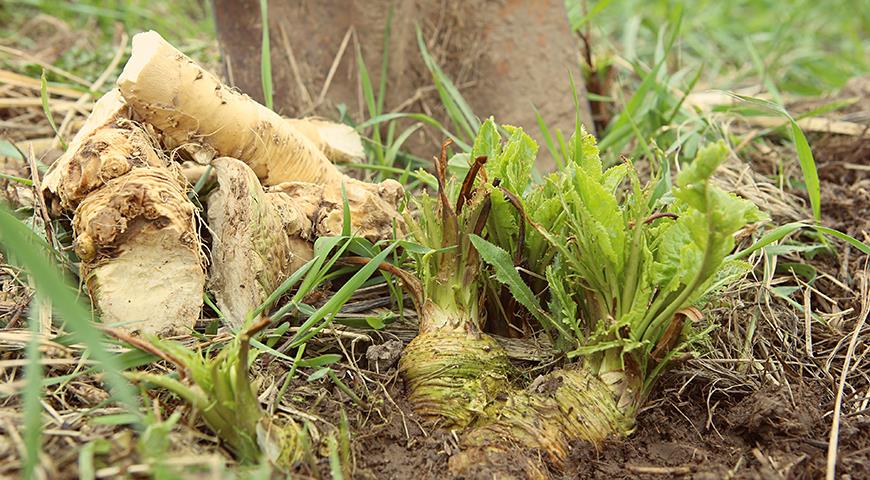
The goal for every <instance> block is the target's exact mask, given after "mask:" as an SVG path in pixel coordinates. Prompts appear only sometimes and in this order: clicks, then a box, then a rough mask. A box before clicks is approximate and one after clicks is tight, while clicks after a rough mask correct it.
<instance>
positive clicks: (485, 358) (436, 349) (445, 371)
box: [399, 303, 511, 428]
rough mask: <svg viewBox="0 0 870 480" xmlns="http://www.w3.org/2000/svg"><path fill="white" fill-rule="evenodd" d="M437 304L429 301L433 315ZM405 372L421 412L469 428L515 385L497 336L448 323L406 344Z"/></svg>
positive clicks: (401, 367)
mask: <svg viewBox="0 0 870 480" xmlns="http://www.w3.org/2000/svg"><path fill="white" fill-rule="evenodd" d="M435 308H437V307H434V306H433V305H432V304H431V303H427V304H426V305H425V306H424V308H423V309H421V313H422V312H428V313H427V314H428V315H431V314H432V311H433V310H434V309H435ZM439 310H440V309H439ZM465 323H470V320H468V319H466V322H465ZM421 324H422V322H421ZM399 372H400V373H401V374H402V376H403V378H404V379H405V386H406V387H407V389H408V391H409V392H410V393H409V396H408V400H409V401H410V402H411V404H412V405H413V406H414V410H415V411H416V412H417V413H418V414H420V415H421V416H422V417H424V418H425V419H426V420H428V421H430V422H434V423H439V422H440V423H441V424H442V426H445V427H456V428H463V427H465V426H467V425H469V424H471V423H472V422H473V421H474V420H475V419H476V418H478V417H480V416H485V415H486V414H487V412H488V411H489V410H490V409H491V407H492V406H493V405H494V404H496V403H497V402H498V396H499V395H500V394H501V393H502V392H504V391H506V390H507V388H508V386H509V378H508V377H509V374H510V372H511V365H510V362H509V361H508V358H507V355H506V354H505V352H504V350H502V348H501V347H500V346H499V345H498V343H497V342H496V341H495V340H494V339H493V338H492V337H489V336H487V335H485V334H475V333H472V332H469V331H467V329H463V328H455V329H454V328H445V329H443V330H429V331H425V332H422V331H421V333H420V335H418V336H417V337H415V338H414V340H412V341H411V343H409V344H408V345H407V346H406V347H405V350H404V352H403V354H402V357H401V359H400V360H399Z"/></svg>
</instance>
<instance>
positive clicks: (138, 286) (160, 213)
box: [73, 168, 205, 335]
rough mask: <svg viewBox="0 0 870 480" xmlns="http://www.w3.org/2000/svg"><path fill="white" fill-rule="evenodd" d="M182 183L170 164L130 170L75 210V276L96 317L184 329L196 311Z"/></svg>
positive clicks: (197, 258)
mask: <svg viewBox="0 0 870 480" xmlns="http://www.w3.org/2000/svg"><path fill="white" fill-rule="evenodd" d="M183 182H184V181H183V178H182V177H181V176H180V174H179V173H178V172H177V170H169V169H166V168H153V169H145V168H140V169H135V170H132V171H130V172H129V173H127V174H126V175H124V176H122V177H120V178H115V179H113V180H109V181H108V182H106V183H105V185H104V186H103V187H102V188H101V189H99V190H97V191H95V192H92V193H91V194H90V195H88V196H87V197H86V198H85V199H84V200H83V201H82V202H81V204H80V205H79V207H78V209H77V210H76V212H75V216H74V218H73V228H74V231H75V235H76V240H75V250H76V253H77V254H78V256H79V258H81V261H82V263H81V277H82V278H83V279H84V280H85V283H86V284H87V286H88V290H89V291H90V293H91V296H92V298H93V299H94V303H95V305H96V307H97V309H98V310H99V311H100V313H101V316H102V320H103V322H106V323H117V324H119V325H120V327H119V328H121V329H122V330H126V331H130V332H140V333H152V334H158V335H169V334H174V333H181V332H186V331H189V329H190V328H193V326H194V323H195V322H196V320H197V319H198V318H199V312H200V309H201V307H202V292H203V287H204V286H205V272H204V268H203V259H202V254H201V251H200V244H199V239H198V235H197V232H196V220H195V208H194V206H193V204H192V203H191V202H190V200H189V199H188V198H187V196H186V195H185V188H184V187H183V185H184V183H183Z"/></svg>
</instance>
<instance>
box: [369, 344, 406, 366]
mask: <svg viewBox="0 0 870 480" xmlns="http://www.w3.org/2000/svg"><path fill="white" fill-rule="evenodd" d="M403 347H404V345H403V344H402V341H401V340H388V341H387V342H385V343H382V344H380V345H372V346H370V347H369V348H368V350H366V360H368V365H369V370H374V371H375V372H378V373H381V372H386V371H387V370H389V369H390V367H392V366H393V365H395V364H396V362H397V361H398V360H399V357H400V356H402V348H403Z"/></svg>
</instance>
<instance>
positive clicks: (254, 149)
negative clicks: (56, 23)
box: [118, 32, 403, 232]
mask: <svg viewBox="0 0 870 480" xmlns="http://www.w3.org/2000/svg"><path fill="white" fill-rule="evenodd" d="M118 87H119V88H120V91H121V94H122V95H123V97H124V99H125V100H126V101H127V103H128V104H129V105H130V107H131V108H132V109H133V111H135V112H136V114H137V115H138V116H139V117H141V118H142V120H143V121H145V122H147V123H149V124H151V125H153V126H154V128H156V129H157V130H159V131H160V132H161V133H162V134H163V142H164V144H165V145H166V147H167V148H175V147H183V148H185V149H186V150H187V151H190V152H192V155H193V157H194V158H198V159H199V160H201V161H203V160H208V159H211V158H213V157H215V156H227V157H232V158H237V159H239V160H241V161H243V162H245V163H246V164H247V165H248V166H249V167H251V169H252V170H253V171H254V173H256V175H257V177H258V178H259V179H260V181H261V183H262V184H263V185H278V184H280V183H284V182H307V183H314V184H318V185H324V188H325V191H326V192H330V193H328V195H329V196H330V197H337V198H341V188H342V185H344V188H345V190H346V192H347V196H348V198H360V199H362V198H368V199H369V200H366V201H365V202H364V203H366V204H367V205H369V206H372V207H374V209H372V210H370V211H365V212H364V215H365V216H366V217H370V218H373V219H377V221H381V219H386V220H384V221H386V222H387V223H391V222H395V223H396V224H397V225H398V227H399V230H400V232H401V231H402V230H403V223H402V218H401V215H399V214H398V208H399V203H400V201H401V199H402V198H403V189H402V186H401V185H400V184H399V183H398V182H396V181H393V180H386V181H384V182H381V183H380V184H371V183H366V182H361V181H358V180H354V179H352V178H350V177H348V176H346V175H344V174H343V173H341V172H340V171H339V170H338V168H337V167H336V166H335V165H333V164H332V163H331V162H330V161H329V160H328V159H327V157H326V155H324V153H323V152H321V150H320V149H319V148H318V144H316V143H315V142H312V141H311V140H310V139H309V138H308V136H307V135H310V136H312V137H317V138H319V139H320V141H321V145H326V144H328V143H329V142H327V141H326V140H325V139H324V137H325V136H327V133H328V130H329V129H328V128H326V129H324V128H320V127H317V128H313V129H311V128H309V129H308V131H307V135H306V134H304V133H302V132H300V130H299V129H298V128H296V127H294V124H293V123H291V122H290V121H288V120H286V119H284V118H281V117H280V116H279V115H278V114H277V113H275V112H273V111H271V110H269V109H268V108H266V107H264V106H263V105H260V104H259V103H257V102H255V101H253V100H251V99H250V98H249V97H248V96H247V95H243V94H241V93H238V92H236V91H234V90H233V89H231V88H229V87H227V86H226V85H224V84H222V83H221V81H220V80H218V78H217V77H215V76H214V75H212V74H210V73H208V72H206V71H205V70H203V69H202V68H201V67H200V66H199V65H197V64H196V63H195V62H193V60H191V59H190V58H188V57H186V56H185V55H184V54H182V53H181V52H179V51H178V50H176V49H175V48H174V47H173V46H172V45H170V44H169V43H167V42H166V41H165V40H163V38H161V37H160V35H158V34H157V33H156V32H146V33H140V34H137V35H136V36H135V37H133V54H132V56H131V58H130V61H129V62H128V63H127V65H126V66H125V67H124V71H123V72H122V73H121V76H120V77H119V78H118ZM295 125H297V126H298V125H299V124H298V123H296V124H295ZM333 125H334V124H333ZM321 126H322V125H321ZM333 130H335V129H334V128H333ZM325 132H326V133H325ZM344 133H345V134H346V133H347V132H346V131H344ZM338 136H339V137H341V135H338ZM347 142H348V140H346V139H345V140H340V141H336V142H335V143H336V144H339V143H347ZM335 148H337V147H335ZM341 148H342V149H347V148H349V147H347V146H345V147H341ZM360 222H361V223H363V224H364V223H368V221H365V220H360Z"/></svg>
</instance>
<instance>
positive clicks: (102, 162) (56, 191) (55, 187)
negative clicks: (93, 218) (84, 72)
mask: <svg viewBox="0 0 870 480" xmlns="http://www.w3.org/2000/svg"><path fill="white" fill-rule="evenodd" d="M126 111H127V107H126V105H125V103H124V99H123V98H121V94H120V93H119V92H118V90H112V91H110V92H109V93H107V94H105V95H103V96H102V97H101V98H100V99H99V100H98V101H97V103H96V104H95V105H94V110H93V112H92V113H91V115H90V116H89V117H88V119H87V121H86V122H85V124H84V125H83V126H82V128H81V129H80V130H79V131H78V133H76V135H75V137H73V139H72V141H71V142H70V144H69V147H68V148H67V150H66V152H65V153H64V154H63V155H61V156H60V158H58V159H57V160H56V161H55V162H54V163H53V164H52V165H51V168H49V171H48V173H46V175H45V178H44V179H43V181H42V191H43V194H44V195H45V199H46V202H47V204H48V207H49V212H50V213H51V214H52V215H53V216H55V217H58V216H60V215H62V214H63V213H64V211H72V210H75V208H76V207H78V205H79V203H80V202H81V201H82V200H83V199H84V198H85V197H86V196H87V195H88V194H89V193H90V192H92V191H94V190H96V189H98V188H100V187H102V186H103V185H104V184H105V182H107V181H109V180H111V179H113V178H117V177H120V176H121V175H124V174H125V173H127V172H129V171H130V170H131V169H132V168H136V167H143V166H163V161H162V160H161V159H159V158H158V157H157V154H156V153H155V151H154V148H153V147H152V145H151V143H150V142H148V140H147V139H145V138H144V137H143V136H140V135H131V134H130V130H128V129H111V128H109V129H107V128H103V127H107V126H110V125H113V124H114V123H116V122H118V121H122V122H124V121H126V122H129V120H125V119H126V118H127V112H126ZM143 142H144V144H143Z"/></svg>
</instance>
